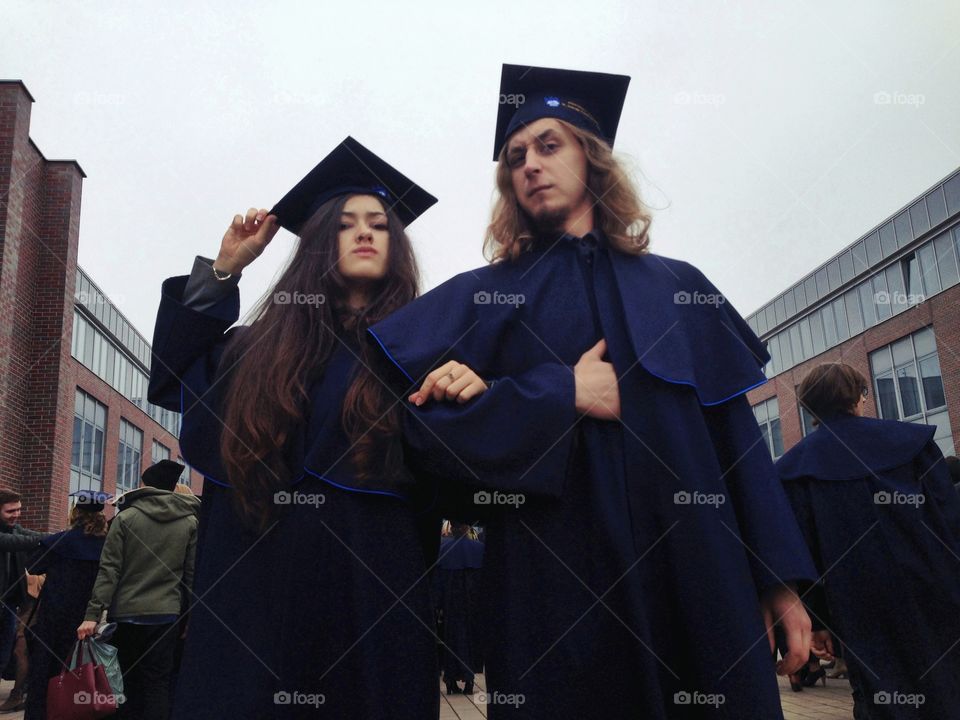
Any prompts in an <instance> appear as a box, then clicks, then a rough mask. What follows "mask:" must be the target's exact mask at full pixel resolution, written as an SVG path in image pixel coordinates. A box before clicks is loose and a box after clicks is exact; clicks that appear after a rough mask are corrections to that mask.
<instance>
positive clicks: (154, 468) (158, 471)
mask: <svg viewBox="0 0 960 720" xmlns="http://www.w3.org/2000/svg"><path fill="white" fill-rule="evenodd" d="M183 469H184V466H183V465H181V464H180V463H178V462H174V461H173V460H167V459H163V460H161V461H160V462H157V463H154V464H153V465H151V466H150V467H148V468H147V469H146V470H144V471H143V475H141V476H140V479H141V480H142V481H143V482H144V484H146V485H149V486H151V487H155V488H160V489H162V490H173V488H175V487H176V486H177V481H178V480H179V479H180V475H181V474H182V473H183Z"/></svg>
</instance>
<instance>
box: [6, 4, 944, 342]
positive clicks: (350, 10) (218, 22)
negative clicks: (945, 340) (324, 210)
mask: <svg viewBox="0 0 960 720" xmlns="http://www.w3.org/2000/svg"><path fill="white" fill-rule="evenodd" d="M0 18H2V20H3V25H4V27H5V32H4V34H3V42H2V44H0V77H4V78H9V79H20V80H23V82H24V83H26V85H27V87H28V88H29V89H30V92H31V93H32V94H33V96H34V98H35V99H36V103H35V104H34V106H33V117H32V124H31V130H30V134H31V137H32V138H33V140H34V141H35V142H36V143H37V145H38V146H39V147H40V149H41V151H42V152H43V153H44V154H45V155H46V157H48V158H56V159H63V158H69V159H76V160H77V161H78V162H79V163H80V164H81V166H82V167H83V169H84V170H85V171H86V173H87V179H86V180H85V181H84V187H83V209H82V214H81V222H80V264H81V266H82V267H84V268H85V269H86V270H87V271H88V272H89V273H90V275H91V276H92V277H93V278H94V280H95V281H96V282H97V283H98V284H99V285H100V286H101V287H102V288H103V289H104V291H106V292H107V294H108V295H109V296H110V297H111V298H112V299H113V300H114V301H115V302H116V303H117V305H118V306H119V307H120V309H121V310H122V311H123V312H124V313H125V314H126V315H127V317H128V318H129V319H130V320H131V321H132V322H133V323H134V324H135V325H136V326H137V328H138V329H139V330H140V331H141V332H142V333H143V334H144V335H146V336H147V338H148V339H149V338H150V336H151V335H152V332H153V321H154V316H155V313H156V307H157V302H158V298H159V286H160V282H161V281H162V280H163V278H165V277H167V276H169V275H177V274H183V273H186V272H188V271H189V268H190V265H191V262H192V258H193V256H194V255H196V254H198V253H199V254H207V255H211V254H215V253H216V250H217V248H218V247H219V242H220V237H221V236H222V234H223V230H224V228H225V227H226V225H227V223H228V222H229V220H230V218H231V217H232V216H233V214H234V213H235V212H238V211H239V212H242V211H243V210H245V209H246V208H247V207H249V206H251V205H259V206H265V207H270V206H271V205H272V203H273V202H275V201H276V200H277V199H278V198H279V197H280V196H281V195H282V194H283V193H284V192H285V191H286V190H287V189H288V188H289V187H291V186H292V185H293V184H294V183H295V182H296V181H297V180H299V179H300V177H301V176H302V175H303V174H305V173H306V171H307V170H309V169H310V168H311V167H312V166H313V165H314V164H315V163H316V162H317V161H319V160H320V158H322V157H323V156H324V155H326V153H327V152H328V151H329V150H330V149H332V147H333V146H334V145H336V144H337V143H338V142H340V141H341V140H342V139H343V138H344V137H345V136H346V135H353V136H354V137H356V138H357V139H358V140H359V141H360V142H362V143H363V144H365V145H366V146H368V147H369V148H370V149H372V150H373V151H374V152H376V153H378V154H379V155H381V156H382V157H384V158H385V159H386V160H388V161H389V162H390V163H391V164H394V165H395V166H397V167H398V168H400V169H401V170H402V171H403V172H405V173H406V174H407V175H409V176H410V177H412V178H413V179H414V180H416V181H417V182H418V183H420V184H421V185H423V186H424V187H425V188H427V189H428V190H429V191H431V192H432V193H433V194H434V195H436V196H438V197H439V198H440V203H439V204H438V205H437V206H436V207H435V208H434V209H432V210H430V211H429V212H428V213H427V214H426V215H424V216H423V217H422V218H420V219H419V220H418V221H417V222H416V223H414V224H413V225H411V227H410V235H411V237H412V238H413V240H414V243H415V245H416V248H417V251H418V255H419V259H420V262H421V266H422V268H423V271H424V277H425V281H426V288H430V287H432V286H434V285H436V284H438V283H440V282H442V281H443V280H445V279H446V278H448V277H449V276H451V275H453V274H455V273H457V272H460V271H462V270H466V269H469V268H471V267H475V266H478V265H481V264H483V258H482V256H481V252H480V248H481V242H482V236H483V231H484V228H485V227H486V223H487V220H488V213H489V209H490V203H491V195H492V188H493V168H494V165H493V163H492V162H491V161H490V157H491V152H492V143H493V129H494V122H495V117H496V110H497V95H498V89H499V78H500V65H501V63H503V62H511V63H518V64H530V65H546V66H551V67H564V68H574V69H581V70H599V71H605V72H615V73H622V74H626V75H630V76H632V78H633V81H632V83H631V86H630V90H629V93H628V95H627V101H626V105H625V108H624V113H623V118H622V121H621V125H620V131H619V134H618V137H617V146H616V149H617V150H618V151H619V153H620V155H621V157H622V158H623V159H625V160H626V161H627V162H628V163H629V164H630V166H631V167H632V168H633V169H634V171H635V173H636V176H637V179H638V182H639V185H640V187H641V188H642V191H643V194H644V196H645V199H646V200H647V201H648V203H650V204H651V205H653V206H654V207H655V208H657V212H656V216H655V221H654V228H653V250H654V251H655V252H658V253H661V254H663V255H667V256H670V257H677V258H682V259H684V260H689V261H691V262H693V263H694V264H696V265H697V266H699V267H700V268H701V269H702V270H703V271H704V272H705V273H706V274H707V275H708V277H710V278H711V279H712V280H713V281H714V283H715V284H716V285H717V286H718V287H719V288H720V289H721V290H722V291H724V292H725V293H726V295H727V296H728V298H729V299H730V300H731V301H732V302H733V304H734V305H735V306H736V307H737V308H738V309H739V310H740V311H741V313H742V314H744V315H747V314H749V313H750V312H752V311H754V310H755V309H757V308H758V307H759V306H760V305H761V304H763V303H764V302H765V301H767V300H769V299H770V298H771V297H772V296H773V295H774V294H775V293H777V292H779V291H780V290H783V289H785V288H786V287H787V286H788V285H789V284H791V283H792V282H794V281H795V280H796V279H798V278H799V277H800V276H801V275H802V274H804V273H806V272H808V271H809V270H811V269H812V268H813V267H815V266H816V265H817V264H819V263H821V262H823V261H824V260H826V259H827V258H829V257H831V256H832V255H834V254H835V253H836V252H838V251H839V250H840V249H841V248H842V247H845V246H846V245H848V244H850V243H851V242H852V241H853V240H855V239H856V238H857V237H859V236H860V235H862V234H863V233H864V232H866V231H867V230H868V229H870V228H871V227H873V226H874V225H876V224H877V223H879V222H880V221H881V220H883V219H884V218H885V217H887V216H888V215H890V214H891V213H893V212H894V211H895V210H896V209H898V208H899V207H901V206H902V205H904V204H906V203H907V202H908V201H909V200H911V199H912V198H914V197H915V196H916V195H918V194H920V193H921V192H922V191H923V190H925V189H926V188H927V187H929V186H930V185H931V184H933V183H934V182H936V181H937V180H939V179H940V178H942V177H943V176H945V175H947V174H948V173H950V172H951V171H952V170H954V169H956V168H957V167H958V166H960V93H958V87H960V85H958V78H960V3H957V2H953V1H949V0H943V1H942V2H902V1H901V2H891V1H890V0H887V1H883V2H877V1H869V2H839V3H838V2H718V1H713V0H701V1H700V2H649V1H647V0H624V1H622V2H614V1H612V0H590V2H583V1H582V0H578V1H575V2H567V1H558V2H553V3H548V2H536V3H533V2H530V3H527V2H520V1H518V0H513V1H509V0H507V1H501V0H484V1H483V2H474V3H469V4H467V3H457V2H450V1H449V0H448V1H447V2H432V1H431V2H387V1H386V0H368V1H367V2H362V3H361V2H348V3H332V2H312V3H307V2H271V3H262V2H261V3H250V2H227V1H226V0H216V1H207V2H203V1H199V2H198V1H196V0H195V1H193V2H179V1H174V2H169V1H168V2H164V3H163V4H162V5H161V4H160V3H159V2H157V3H146V2H107V1H101V2H97V3H87V2H83V3H82V2H62V1H61V2H47V1H38V0H13V1H11V0H4V2H3V4H2V8H0ZM876 93H890V94H891V96H892V97H893V102H890V103H889V104H881V103H878V102H876V100H875V95H876ZM291 246H292V236H290V235H288V234H286V233H285V232H283V233H282V234H281V235H278V236H277V238H276V239H275V240H274V242H273V243H272V244H271V246H270V247H269V248H268V250H267V252H266V253H265V254H264V256H263V257H262V258H261V259H260V260H259V261H258V262H257V263H255V264H254V265H253V266H251V267H250V268H248V270H247V272H245V273H244V281H243V282H242V284H241V288H242V297H243V306H244V310H246V309H248V308H249V307H250V305H251V304H252V302H253V301H254V300H256V298H257V297H258V296H259V295H260V294H261V293H262V292H264V291H265V290H266V289H267V287H268V285H269V282H270V279H271V278H272V276H273V275H274V273H275V272H276V270H277V269H278V268H279V267H280V266H281V265H282V264H283V262H284V261H285V259H286V258H287V256H288V253H289V250H290V248H291Z"/></svg>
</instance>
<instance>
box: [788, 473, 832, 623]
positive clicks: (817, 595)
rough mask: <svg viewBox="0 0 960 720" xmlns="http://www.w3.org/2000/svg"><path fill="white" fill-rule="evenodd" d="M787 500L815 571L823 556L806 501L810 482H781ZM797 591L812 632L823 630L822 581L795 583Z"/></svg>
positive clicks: (824, 600)
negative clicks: (805, 609) (811, 558)
mask: <svg viewBox="0 0 960 720" xmlns="http://www.w3.org/2000/svg"><path fill="white" fill-rule="evenodd" d="M783 487H784V491H785V492H786V494H787V499H788V500H789V502H790V505H791V506H792V507H793V513H794V516H795V517H796V518H797V525H799V527H800V532H801V533H802V534H803V538H804V541H805V542H806V544H807V548H808V549H809V550H810V554H811V556H812V557H813V562H814V564H815V565H816V566H817V568H822V567H824V562H823V555H822V553H821V551H820V540H819V538H818V537H817V530H816V524H815V522H814V517H813V503H812V502H811V499H810V483H809V481H807V480H798V481H788V482H785V483H783ZM798 591H799V595H800V597H801V599H802V600H803V604H804V605H805V606H806V608H807V612H808V614H809V615H810V622H811V623H812V624H813V628H812V629H813V630H814V631H815V632H816V631H817V630H824V629H827V627H828V625H829V624H830V619H829V613H828V611H827V598H826V594H825V593H824V589H823V583H822V582H819V581H818V582H812V581H809V580H804V581H800V582H799V583H798Z"/></svg>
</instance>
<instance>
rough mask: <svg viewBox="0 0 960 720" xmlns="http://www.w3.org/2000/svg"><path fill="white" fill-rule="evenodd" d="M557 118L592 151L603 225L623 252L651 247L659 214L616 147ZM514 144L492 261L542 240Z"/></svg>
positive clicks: (490, 241) (590, 166)
mask: <svg viewBox="0 0 960 720" xmlns="http://www.w3.org/2000/svg"><path fill="white" fill-rule="evenodd" d="M557 122H559V123H560V124H561V125H562V126H563V127H565V128H566V129H567V130H569V131H570V132H571V133H572V134H573V135H574V137H575V138H576V139H577V141H578V142H579V143H580V146H581V147H582V148H583V151H584V153H586V156H587V192H588V193H589V195H590V198H591V202H592V204H593V206H594V213H595V218H596V226H597V228H598V229H599V230H602V231H603V232H604V234H605V235H606V236H607V240H608V241H609V242H610V244H611V245H613V247H614V248H616V249H617V250H619V251H620V252H623V253H627V254H630V255H641V254H643V253H645V252H647V251H648V246H649V244H650V238H649V231H650V224H651V222H652V221H653V215H652V214H651V212H650V209H649V208H648V207H647V206H646V205H644V204H643V201H642V200H641V199H640V195H639V193H638V192H637V190H636V188H635V187H634V185H633V182H632V181H631V180H630V177H629V175H628V174H627V172H626V170H624V169H623V167H621V165H620V163H619V162H618V161H617V159H616V158H615V157H614V156H613V151H612V150H611V149H610V146H609V145H607V143H606V142H604V141H603V140H602V139H600V138H599V137H597V136H596V135H594V134H593V133H590V132H587V131H586V130H581V129H580V128H578V127H576V126H575V125H571V124H570V123H568V122H564V121H563V120H557ZM508 146H509V143H504V146H503V149H502V150H501V151H500V157H499V159H498V160H497V190H498V197H497V199H496V202H495V204H494V207H493V215H492V218H491V221H490V225H489V226H488V227H487V236H486V239H485V240H484V246H483V252H484V256H485V257H486V258H487V259H488V260H490V261H491V262H497V261H500V260H515V259H516V258H517V257H519V255H520V253H522V252H523V251H525V250H529V249H530V247H531V246H532V245H533V243H534V241H535V239H536V228H535V227H534V224H533V222H532V220H531V218H530V216H529V215H528V214H527V213H526V212H525V211H524V210H523V208H521V207H520V204H519V203H518V202H517V195H516V193H515V192H514V189H513V178H512V173H511V170H510V165H509V164H508V163H507V148H508Z"/></svg>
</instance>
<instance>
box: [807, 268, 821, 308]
mask: <svg viewBox="0 0 960 720" xmlns="http://www.w3.org/2000/svg"><path fill="white" fill-rule="evenodd" d="M803 292H804V294H805V295H806V296H807V304H809V305H813V303H815V302H816V301H817V300H818V299H819V297H820V295H819V293H817V279H816V278H815V277H814V276H813V275H811V276H810V277H808V278H807V279H806V280H804V281H803Z"/></svg>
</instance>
